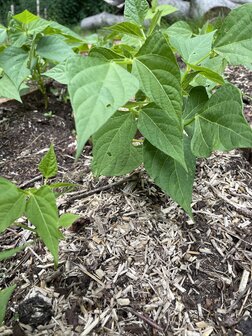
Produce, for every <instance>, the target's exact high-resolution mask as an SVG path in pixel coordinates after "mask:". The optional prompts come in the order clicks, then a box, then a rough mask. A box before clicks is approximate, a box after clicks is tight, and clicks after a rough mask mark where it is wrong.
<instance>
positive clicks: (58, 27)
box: [47, 21, 87, 42]
mask: <svg viewBox="0 0 252 336" xmlns="http://www.w3.org/2000/svg"><path fill="white" fill-rule="evenodd" d="M48 22H49V25H50V27H49V28H51V29H53V30H54V31H53V32H52V31H50V30H49V28H48V31H47V33H56V34H60V35H63V36H64V37H66V38H67V39H69V40H75V41H79V42H83V41H84V39H83V38H82V37H81V36H80V35H79V34H77V33H75V32H74V31H73V30H72V29H70V28H68V27H66V26H63V25H62V24H60V23H58V22H55V21H48ZM86 39H87V38H85V40H86Z"/></svg>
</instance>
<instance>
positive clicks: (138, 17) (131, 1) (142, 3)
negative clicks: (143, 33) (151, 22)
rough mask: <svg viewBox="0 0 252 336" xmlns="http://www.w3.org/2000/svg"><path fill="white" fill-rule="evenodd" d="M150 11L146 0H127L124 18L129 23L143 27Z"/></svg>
mask: <svg viewBox="0 0 252 336" xmlns="http://www.w3.org/2000/svg"><path fill="white" fill-rule="evenodd" d="M148 10H149V5H148V2H147V1H146V0H126V1H125V6H124V17H125V19H126V20H127V21H131V22H134V23H136V24H138V25H140V26H141V25H142V24H143V22H144V19H145V16H146V14H147V12H148Z"/></svg>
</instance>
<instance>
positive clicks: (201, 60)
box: [197, 50, 212, 65]
mask: <svg viewBox="0 0 252 336" xmlns="http://www.w3.org/2000/svg"><path fill="white" fill-rule="evenodd" d="M211 52H212V50H211V51H209V53H208V54H207V55H205V56H204V57H202V58H201V59H200V60H199V61H198V62H197V65H199V64H200V63H201V62H203V61H204V60H205V59H206V58H207V57H208V56H210V54H211Z"/></svg>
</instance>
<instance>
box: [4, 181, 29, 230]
mask: <svg viewBox="0 0 252 336" xmlns="http://www.w3.org/2000/svg"><path fill="white" fill-rule="evenodd" d="M25 203H26V198H25V194H24V193H23V192H22V191H21V190H19V189H18V188H17V187H16V186H15V184H13V183H11V182H9V181H8V180H6V179H4V178H2V177H0V233H1V232H3V231H4V230H5V229H7V228H8V227H9V226H10V225H11V224H13V222H14V221H15V220H16V219H18V218H19V217H21V216H22V215H23V213H24V210H25Z"/></svg>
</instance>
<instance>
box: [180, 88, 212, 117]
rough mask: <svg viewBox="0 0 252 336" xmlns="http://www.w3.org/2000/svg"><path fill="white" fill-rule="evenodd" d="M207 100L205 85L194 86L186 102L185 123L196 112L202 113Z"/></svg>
mask: <svg viewBox="0 0 252 336" xmlns="http://www.w3.org/2000/svg"><path fill="white" fill-rule="evenodd" d="M207 101H208V95H207V92H206V89H205V88H204V87H203V86H196V87H194V88H192V89H191V91H190V94H189V96H188V97H187V98H186V102H185V107H184V112H183V118H184V123H186V122H188V121H190V120H192V119H193V118H194V117H195V115H196V114H199V113H201V111H202V109H203V107H204V105H205V104H206V102H207Z"/></svg>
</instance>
